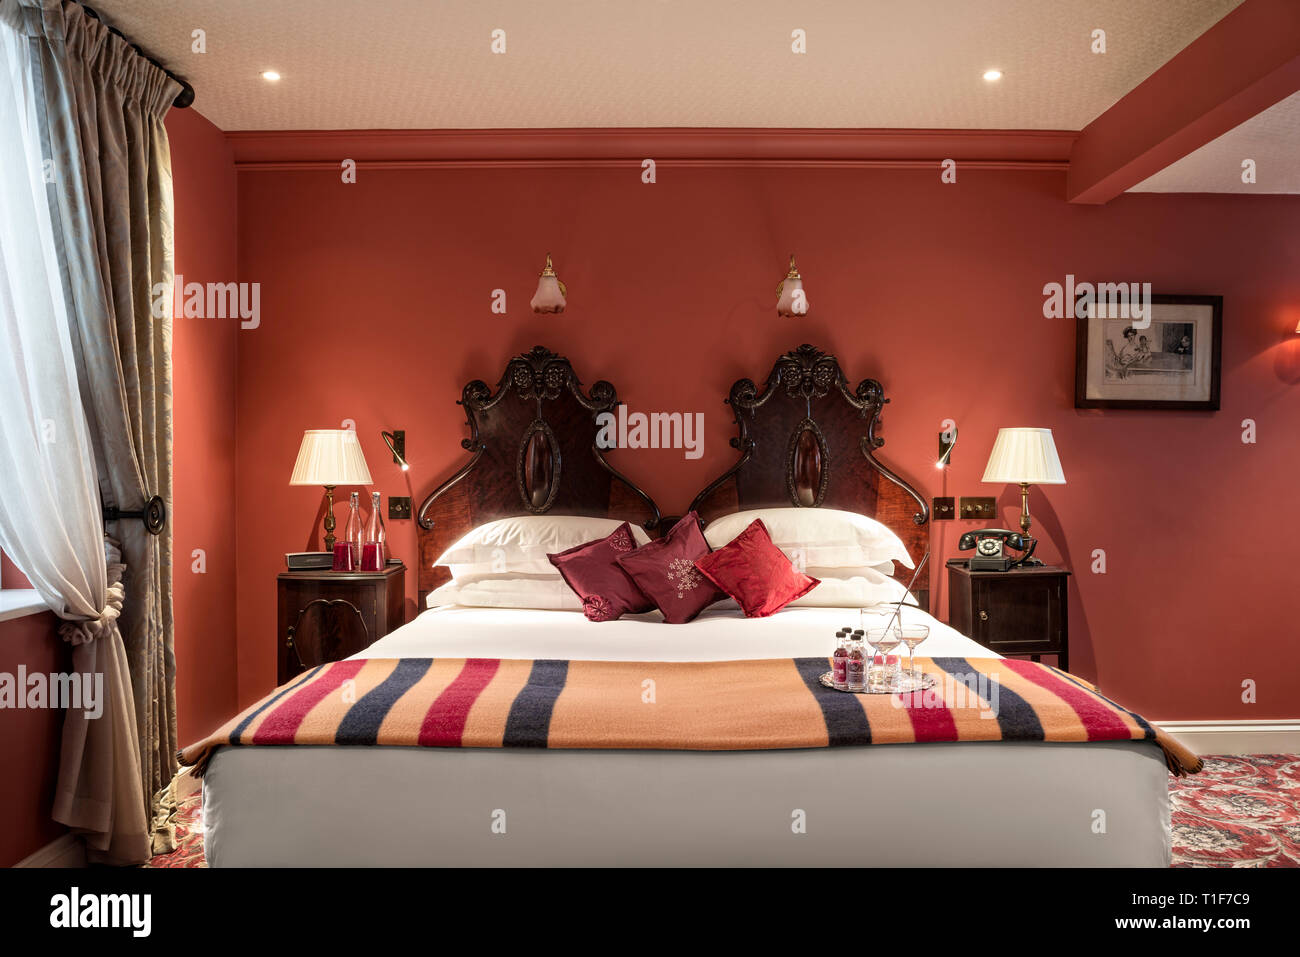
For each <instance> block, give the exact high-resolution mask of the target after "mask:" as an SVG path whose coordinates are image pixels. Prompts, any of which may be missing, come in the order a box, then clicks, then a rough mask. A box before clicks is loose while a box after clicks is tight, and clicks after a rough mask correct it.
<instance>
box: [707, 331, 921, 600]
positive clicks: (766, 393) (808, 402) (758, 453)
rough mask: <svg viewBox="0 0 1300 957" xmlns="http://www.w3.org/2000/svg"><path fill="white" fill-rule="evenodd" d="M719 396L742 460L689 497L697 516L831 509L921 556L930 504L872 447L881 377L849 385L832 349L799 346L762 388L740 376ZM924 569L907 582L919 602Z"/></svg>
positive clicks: (878, 442)
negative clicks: (872, 523)
mask: <svg viewBox="0 0 1300 957" xmlns="http://www.w3.org/2000/svg"><path fill="white" fill-rule="evenodd" d="M726 401H727V404H728V405H730V406H731V408H732V410H733V411H734V412H735V415H736V425H737V427H738V429H739V434H738V435H737V436H736V437H735V438H733V439H732V440H731V445H732V447H733V448H736V449H738V450H739V451H740V458H739V459H738V460H737V461H736V463H735V464H734V465H732V466H731V468H729V469H727V471H725V472H724V473H722V475H720V476H719V477H718V478H717V479H715V480H714V481H713V482H711V483H710V484H709V485H708V486H707V487H706V488H705V489H704V491H702V492H700V494H699V495H697V496H696V497H695V501H693V502H692V503H691V508H692V509H694V510H695V511H697V512H699V514H700V517H701V518H702V519H703V520H704V521H705V522H709V521H712V520H713V519H715V518H717V517H718V516H720V515H726V514H729V513H731V512H736V511H743V510H746V509H751V508H778V507H800V508H816V507H824V508H838V509H843V510H845V511H851V512H859V513H861V514H863V515H867V516H870V517H871V518H874V519H876V520H877V521H880V522H883V523H884V524H885V525H887V526H889V527H890V528H891V529H893V530H894V532H895V533H897V535H898V536H899V538H901V539H902V540H903V543H904V544H905V545H906V546H907V550H908V554H910V555H911V556H912V561H913V563H916V562H919V561H920V560H921V558H922V557H923V556H924V555H925V553H926V552H927V551H928V549H929V547H930V507H929V505H928V504H926V501H925V498H924V497H923V496H922V495H921V493H920V492H918V491H917V490H916V489H915V488H913V487H912V486H911V485H909V484H908V483H907V482H906V481H904V480H903V479H902V478H900V477H899V476H898V475H897V474H895V473H894V472H893V471H891V470H890V469H889V467H888V466H886V465H885V464H884V463H883V462H881V461H880V459H878V458H877V457H876V454H875V453H876V449H878V448H880V447H881V446H882V445H884V444H885V440H884V439H883V438H880V437H879V436H877V435H876V426H877V425H878V424H879V422H880V415H881V412H882V411H883V410H884V407H885V405H886V404H887V403H888V402H889V399H887V398H885V390H884V389H883V388H882V387H881V385H880V383H879V382H877V381H876V380H875V379H863V380H862V381H861V382H859V383H858V387H857V389H855V390H853V391H850V390H849V380H848V379H847V378H846V377H845V375H844V373H843V372H842V371H841V370H840V365H839V362H838V361H837V360H836V358H835V357H834V356H833V355H828V354H827V353H825V352H822V351H821V350H820V349H818V348H816V347H814V346H810V345H802V346H800V347H799V348H797V349H795V350H793V351H792V352H787V353H786V354H785V355H783V356H781V357H780V358H779V359H777V360H776V364H775V365H774V366H773V367H772V371H771V373H770V374H769V375H768V377H767V381H766V382H765V383H764V384H763V388H762V389H761V390H760V389H759V388H758V387H757V386H756V385H755V384H754V382H753V381H752V380H750V379H741V380H740V381H738V382H737V383H736V384H735V385H733V386H732V387H731V395H730V397H729V398H728V399H727V400H726ZM929 572H930V569H928V568H927V569H926V570H924V571H922V573H921V577H920V579H919V580H918V581H917V583H916V585H915V586H914V589H913V590H914V592H915V593H916V596H917V599H918V600H919V601H920V602H921V604H922V606H923V607H928V605H929V584H928V583H929V578H930V576H929ZM895 577H896V578H898V579H899V580H900V581H902V582H903V583H904V584H906V583H907V582H908V581H910V580H911V578H912V570H910V569H903V568H899V569H897V570H896V573H895Z"/></svg>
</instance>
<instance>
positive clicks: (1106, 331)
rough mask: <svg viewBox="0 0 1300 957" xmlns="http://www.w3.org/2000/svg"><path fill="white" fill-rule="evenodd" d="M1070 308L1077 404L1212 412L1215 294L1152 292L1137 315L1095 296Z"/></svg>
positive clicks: (1216, 358)
mask: <svg viewBox="0 0 1300 957" xmlns="http://www.w3.org/2000/svg"><path fill="white" fill-rule="evenodd" d="M1075 314H1076V316H1078V320H1077V321H1078V331H1077V333H1076V337H1075V369H1074V407H1075V408H1076V409H1201V410H1210V411H1218V408H1219V368H1220V362H1221V359H1222V346H1223V297H1222V296H1152V297H1151V305H1150V315H1149V316H1145V317H1143V318H1142V319H1137V318H1130V314H1129V310H1128V308H1127V306H1125V307H1124V309H1123V310H1121V309H1119V308H1117V307H1116V306H1115V305H1114V304H1107V303H1099V302H1083V301H1080V302H1079V304H1078V307H1077V308H1076V313H1075Z"/></svg>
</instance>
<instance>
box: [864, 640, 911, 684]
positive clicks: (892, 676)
mask: <svg viewBox="0 0 1300 957" xmlns="http://www.w3.org/2000/svg"><path fill="white" fill-rule="evenodd" d="M902 640H903V635H902V632H901V631H900V630H899V627H898V625H892V626H890V627H888V628H884V627H881V628H868V629H867V644H869V645H871V647H872V648H874V649H875V652H876V654H878V655H880V657H881V658H882V659H883V660H884V667H883V668H881V669H880V670H879V671H877V670H876V668H875V655H873V656H872V668H871V672H870V674H871V690H872V691H895V690H897V684H898V675H897V673H896V672H895V671H894V668H891V667H890V666H889V653H890V652H891V651H893V650H894V649H895V648H897V647H898V646H899V644H900V643H901V642H902ZM895 667H897V665H895Z"/></svg>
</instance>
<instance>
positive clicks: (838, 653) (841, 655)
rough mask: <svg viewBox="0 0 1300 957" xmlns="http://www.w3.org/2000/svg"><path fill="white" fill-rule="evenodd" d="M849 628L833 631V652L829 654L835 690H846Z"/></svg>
mask: <svg viewBox="0 0 1300 957" xmlns="http://www.w3.org/2000/svg"><path fill="white" fill-rule="evenodd" d="M848 635H849V629H847V628H841V629H840V630H839V631H837V632H835V654H834V655H832V656H831V679H832V680H833V682H834V684H835V688H836V690H837V691H848V690H849V680H848V677H847V668H848V663H849V642H848Z"/></svg>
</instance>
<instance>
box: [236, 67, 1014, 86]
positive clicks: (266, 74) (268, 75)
mask: <svg viewBox="0 0 1300 957" xmlns="http://www.w3.org/2000/svg"><path fill="white" fill-rule="evenodd" d="M984 75H985V77H987V76H988V74H987V73H986V74H984ZM998 75H999V76H1001V74H998ZM262 79H263V80H270V81H271V82H272V83H274V82H275V81H276V80H278V79H280V74H278V73H276V72H275V71H274V70H265V71H263V73H262Z"/></svg>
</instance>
